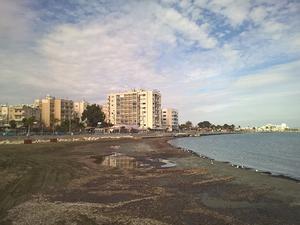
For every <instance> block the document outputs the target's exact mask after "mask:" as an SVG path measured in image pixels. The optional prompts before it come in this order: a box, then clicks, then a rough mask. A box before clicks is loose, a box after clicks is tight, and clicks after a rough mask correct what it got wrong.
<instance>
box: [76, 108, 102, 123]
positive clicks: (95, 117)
mask: <svg viewBox="0 0 300 225" xmlns="http://www.w3.org/2000/svg"><path fill="white" fill-rule="evenodd" d="M81 119H82V120H83V121H86V122H87V125H88V126H91V127H97V125H98V123H99V122H101V123H102V124H103V122H104V119H105V115H104V113H103V112H102V110H101V107H100V106H99V105H96V104H93V105H88V106H87V108H86V110H84V112H83V113H82V117H81Z"/></svg>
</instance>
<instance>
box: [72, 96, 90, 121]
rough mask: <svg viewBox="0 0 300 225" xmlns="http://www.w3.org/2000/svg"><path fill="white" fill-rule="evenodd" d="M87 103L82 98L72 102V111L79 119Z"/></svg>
mask: <svg viewBox="0 0 300 225" xmlns="http://www.w3.org/2000/svg"><path fill="white" fill-rule="evenodd" d="M88 105H89V103H88V102H86V101H84V100H82V101H80V102H74V112H75V116H76V117H77V118H79V120H80V121H82V120H81V117H82V113H83V112H84V110H86V107H87V106H88Z"/></svg>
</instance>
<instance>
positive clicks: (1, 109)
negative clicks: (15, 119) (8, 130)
mask: <svg viewBox="0 0 300 225" xmlns="http://www.w3.org/2000/svg"><path fill="white" fill-rule="evenodd" d="M8 125H9V106H8V105H0V126H8Z"/></svg>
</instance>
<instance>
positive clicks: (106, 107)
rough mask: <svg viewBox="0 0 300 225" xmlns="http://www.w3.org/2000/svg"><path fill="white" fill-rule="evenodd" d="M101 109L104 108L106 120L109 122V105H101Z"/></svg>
mask: <svg viewBox="0 0 300 225" xmlns="http://www.w3.org/2000/svg"><path fill="white" fill-rule="evenodd" d="M101 110H102V112H103V113H104V115H105V119H104V121H105V122H107V123H108V122H109V110H108V105H107V104H103V105H101Z"/></svg>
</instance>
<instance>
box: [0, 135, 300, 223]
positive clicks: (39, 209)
mask: <svg viewBox="0 0 300 225" xmlns="http://www.w3.org/2000/svg"><path fill="white" fill-rule="evenodd" d="M169 140H170V138H169V137H168V138H166V137H164V138H145V139H143V138H122V139H118V140H115V139H112V140H105V139H103V140H99V141H92V142H74V143H72V142H62V143H40V144H32V145H23V144H20V145H13V144H10V145H0V177H1V180H0V224H18V225H23V224H24V225H25V224H49V225H50V224H67V225H68V224H105V225H107V224H120V225H123V224H124V225H125V224H141V225H143V224H149V225H150V224H151V225H152V224H153V225H160V224H161V225H163V224H164V225H165V224H169V225H171V224H175V225H177V224H178V225H179V224H191V225H194V224H195V225H196V224H197V225H198V224H208V225H210V224H218V225H219V224H264V225H265V224H270V225H276V224H278V225H279V224H298V222H299V221H300V214H299V212H300V188H299V182H297V181H294V180H291V179H287V178H281V177H274V176H270V175H268V174H264V173H257V172H255V171H253V170H246V169H237V168H234V167H232V166H230V165H229V164H227V163H222V162H216V161H211V160H209V159H204V158H200V157H198V156H196V155H193V154H191V153H188V152H184V151H182V150H180V149H177V148H175V147H173V146H171V145H170V144H168V141H169Z"/></svg>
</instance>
